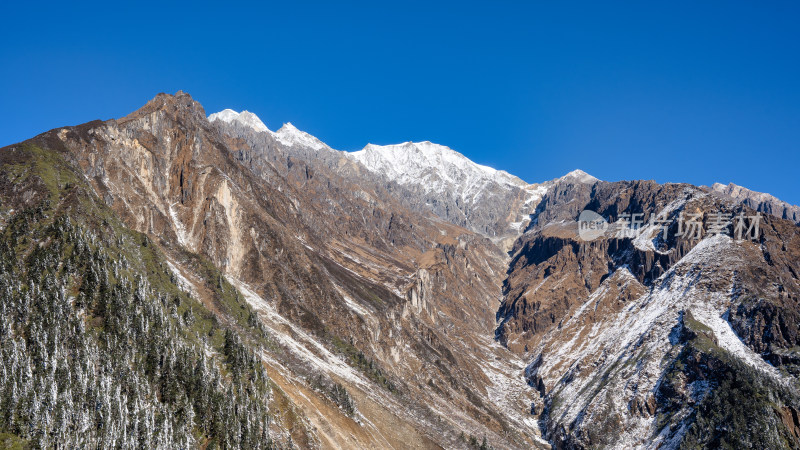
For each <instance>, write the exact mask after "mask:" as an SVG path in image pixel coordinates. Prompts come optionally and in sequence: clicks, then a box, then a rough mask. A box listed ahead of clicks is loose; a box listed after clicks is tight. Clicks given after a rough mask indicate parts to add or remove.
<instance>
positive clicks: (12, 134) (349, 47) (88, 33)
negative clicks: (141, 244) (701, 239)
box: [0, 1, 800, 204]
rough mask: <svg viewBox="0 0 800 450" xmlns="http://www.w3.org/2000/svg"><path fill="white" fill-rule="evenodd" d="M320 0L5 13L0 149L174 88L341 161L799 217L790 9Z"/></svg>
mask: <svg viewBox="0 0 800 450" xmlns="http://www.w3.org/2000/svg"><path fill="white" fill-rule="evenodd" d="M333 3H334V2H320V3H300V2H294V1H284V2H280V3H276V4H269V3H258V4H255V3H254V4H251V5H242V4H239V3H238V2H219V1H218V2H214V3H210V4H208V3H202V2H192V3H186V4H182V5H178V4H174V3H172V2H169V1H161V2H156V3H149V2H108V1H105V2H101V3H91V2H58V3H54V4H47V3H46V2H45V3H39V2H22V1H4V2H2V6H0V14H1V16H2V17H3V18H4V20H3V26H2V27H0V64H2V65H1V66H0V108H1V109H0V110H2V120H0V145H7V144H11V143H14V142H17V141H20V140H23V139H25V138H28V137H31V136H33V135H35V134H38V133H40V132H43V131H46V130H48V129H51V128H55V127H58V126H63V125H73V124H79V123H83V122H86V121H89V120H93V119H98V118H99V119H108V118H115V117H121V116H124V115H125V114H127V113H128V112H130V111H133V110H135V109H136V108H138V107H139V106H141V105H143V104H144V103H145V102H146V101H147V100H149V99H150V98H152V97H153V96H155V94H157V93H158V92H169V93H174V92H175V91H177V90H184V91H186V92H189V93H190V94H192V95H193V96H194V98H195V99H197V100H198V101H200V102H201V103H202V104H203V105H204V107H205V108H206V111H207V112H208V113H211V112H215V111H218V110H221V109H223V108H233V109H236V110H241V109H247V110H250V111H252V112H255V113H256V114H258V115H259V116H260V117H261V118H262V120H264V122H265V123H266V124H267V125H268V126H269V127H270V128H272V129H276V128H278V127H279V126H280V125H281V123H283V122H286V121H291V122H292V123H294V124H295V125H296V126H297V127H298V128H300V129H303V130H306V131H308V132H310V133H311V134H313V135H315V136H317V137H319V138H320V139H322V140H323V141H325V142H327V143H328V144H329V145H331V146H333V147H334V148H337V149H342V150H355V149H358V148H361V147H362V146H363V145H364V144H366V143H367V142H372V143H378V144H388V143H396V142H401V141H407V140H415V141H419V140H430V141H434V142H437V143H441V144H445V145H448V146H450V147H452V148H454V149H456V150H459V151H461V152H462V153H464V154H465V155H467V156H468V157H470V158H471V159H473V160H475V161H477V162H480V163H483V164H488V165H491V166H494V167H497V168H501V169H505V170H507V171H509V172H511V173H514V174H516V175H518V176H520V177H522V178H523V179H525V180H526V181H529V182H536V181H542V180H546V179H551V178H554V177H557V176H560V175H562V174H564V173H566V172H567V171H570V170H572V169H575V168H581V169H583V170H585V171H587V172H589V173H591V174H593V175H595V176H597V177H599V178H602V179H606V180H619V179H634V178H643V179H655V180H657V181H659V182H666V181H683V182H690V183H694V184H710V183H712V182H715V181H719V182H724V183H727V182H729V181H733V182H735V183H737V184H741V185H745V186H747V187H750V188H752V189H755V190H759V191H766V192H770V193H772V194H774V195H777V196H779V197H781V198H783V199H785V200H787V201H790V202H792V203H795V204H800V189H798V186H797V184H796V183H797V180H798V176H797V175H798V169H800V87H799V86H798V83H799V82H800V81H799V80H800V26H799V25H798V23H800V2H796V1H775V2H755V1H748V2H738V1H724V2H698V1H687V2H682V1H670V2H654V1H644V2H619V3H615V2H597V1H586V2H557V1H546V2H544V1H542V2H517V3H511V2H508V3H506V2H469V1H461V2H453V3H434V2H430V1H429V2H419V3H417V2H407V1H404V2H398V3H397V4H395V5H390V6H389V5H383V4H382V3H383V2H375V1H373V2H364V3H350V2H347V3H345V4H342V5H334V4H333ZM523 3H524V6H523V5H522V4H523Z"/></svg>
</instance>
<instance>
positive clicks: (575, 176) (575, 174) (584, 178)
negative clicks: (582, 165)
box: [559, 169, 600, 184]
mask: <svg viewBox="0 0 800 450" xmlns="http://www.w3.org/2000/svg"><path fill="white" fill-rule="evenodd" d="M559 180H562V181H566V180H570V181H577V182H579V183H585V184H592V183H595V182H597V181H600V180H599V179H597V178H595V177H593V176H591V175H589V174H588V173H586V172H584V171H582V170H581V169H575V170H573V171H572V172H570V173H568V174H566V175H564V176H563V177H561V178H559Z"/></svg>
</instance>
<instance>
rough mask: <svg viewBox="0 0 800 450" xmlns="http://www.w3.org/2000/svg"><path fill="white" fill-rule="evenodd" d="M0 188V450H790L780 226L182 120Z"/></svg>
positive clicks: (794, 358) (564, 180) (14, 157)
mask: <svg viewBox="0 0 800 450" xmlns="http://www.w3.org/2000/svg"><path fill="white" fill-rule="evenodd" d="M0 173H2V177H0V253H2V255H3V257H2V259H1V260H0V261H2V264H0V293H2V295H0V312H2V315H0V317H2V321H0V345H1V346H0V350H1V351H2V352H3V358H2V362H1V363H0V364H1V365H2V373H3V374H4V376H3V377H2V378H0V410H1V411H2V412H3V414H2V415H0V442H4V445H12V444H14V445H30V446H32V447H50V446H54V445H57V444H55V443H62V442H63V443H64V444H62V445H66V446H71V447H72V446H74V447H77V446H86V447H89V446H92V447H133V446H137V447H148V448H150V447H152V448H175V447H184V448H188V447H191V448H195V447H200V448H214V447H223V448H228V447H236V448H238V447H242V448H259V447H272V448H293V447H300V448H489V447H492V448H551V447H555V448H588V447H600V448H606V447H611V448H628V447H647V448H655V447H660V448H677V447H681V446H683V447H724V446H726V445H729V446H730V445H734V446H736V445H740V446H744V447H748V446H749V447H768V448H800V423H798V419H797V417H798V411H800V403H799V402H798V398H800V397H798V377H800V353H799V352H798V348H800V333H798V328H799V325H800V305H798V302H800V281H798V273H800V240H799V239H800V237H798V234H797V225H796V224H795V223H793V222H792V221H790V220H785V219H783V218H780V217H775V216H764V217H763V218H762V219H761V220H762V222H761V223H760V231H759V232H758V233H755V235H754V236H753V237H748V236H745V237H744V238H742V237H741V236H737V233H736V225H735V217H737V216H739V214H741V217H745V216H746V217H751V216H753V215H754V214H755V209H754V207H753V206H752V205H751V204H749V203H747V202H742V201H740V200H739V199H735V198H731V197H729V196H726V195H720V194H718V193H716V194H715V193H712V192H710V190H709V189H708V188H702V187H696V186H692V185H687V184H663V185H659V184H657V183H654V182H651V181H621V182H613V183H612V182H605V181H601V180H598V179H596V178H594V177H592V176H591V175H588V174H586V173H585V172H582V171H580V170H576V171H573V172H570V173H569V174H566V175H564V176H561V177H558V178H554V179H552V180H549V181H543V182H540V183H534V184H529V183H526V182H524V181H522V180H520V179H519V178H517V177H514V176H513V175H510V174H508V173H506V172H503V171H498V170H495V169H492V168H488V167H485V166H481V165H478V164H475V163H474V162H472V161H470V160H469V159H467V158H466V157H465V156H464V155H461V154H459V153H458V152H456V151H454V150H452V149H450V148H448V147H445V146H441V145H437V144H433V143H430V142H422V143H411V142H407V143H403V144H397V145H390V146H375V145H367V146H366V147H365V148H364V149H362V150H359V151H355V152H345V151H339V150H335V149H333V148H331V147H330V146H328V145H326V144H324V143H323V142H322V141H321V140H319V139H317V138H315V137H313V136H311V135H309V134H307V133H305V132H303V131H300V130H298V129H297V128H295V127H294V126H292V125H291V124H285V125H284V126H283V127H281V128H280V129H279V130H278V131H275V132H273V131H271V130H270V129H269V128H268V127H267V126H266V125H265V124H264V123H263V122H262V121H261V120H260V119H259V118H258V117H257V116H256V115H255V114H253V113H250V112H247V111H243V112H241V113H237V112H235V111H232V110H224V111H221V112H219V113H215V114H211V115H208V116H207V115H206V111H205V110H204V109H203V107H202V106H201V105H200V104H199V103H198V102H196V101H195V100H194V99H192V97H191V96H189V95H188V94H186V93H183V92H178V93H177V94H175V95H167V94H159V95H158V96H156V97H155V98H154V99H152V100H151V101H150V102H148V103H147V104H146V105H144V106H143V107H142V108H140V109H139V110H137V111H134V112H132V113H131V114H129V115H128V116H126V117H123V118H120V119H116V120H108V121H94V122H90V123H87V124H83V125H79V126H75V127H63V128H58V129H54V130H51V131H48V132H46V133H43V134H41V135H39V136H36V137H34V138H32V139H30V140H28V141H25V142H23V143H20V144H15V145H12V146H9V147H5V148H3V149H0ZM587 209H588V210H592V211H594V212H595V213H597V214H598V215H599V216H601V217H603V218H604V220H607V221H608V222H610V223H611V225H610V226H608V228H607V229H604V230H603V231H601V232H600V233H599V236H598V237H596V238H595V239H593V240H591V241H589V240H585V239H584V238H583V237H582V236H583V235H582V230H581V228H579V222H578V221H577V220H578V218H579V217H580V216H581V212H582V211H584V210H587ZM631 213H634V214H641V215H642V216H641V224H642V226H641V227H640V229H639V230H636V233H629V232H627V231H625V230H624V229H621V228H620V227H619V225H620V223H621V222H619V221H617V219H620V218H622V217H623V214H631ZM723 213H724V214H726V215H727V217H730V218H731V223H729V224H727V226H726V227H722V229H721V230H720V231H721V232H720V233H717V234H715V235H711V233H707V234H706V235H703V236H700V237H699V238H697V239H694V238H693V237H694V236H693V235H691V236H690V235H689V234H688V233H679V231H684V227H685V226H687V225H686V223H685V222H684V220H685V219H686V218H687V217H690V216H689V215H690V214H696V215H695V216H691V217H699V219H698V220H699V221H700V222H699V224H700V225H702V226H703V227H704V228H708V227H712V226H715V224H716V226H718V227H719V226H722V225H724V224H720V220H722V219H720V217H722V216H720V214H723ZM715 217H716V219H715ZM651 218H652V222H651V221H650V219H651ZM665 230H666V231H665ZM739 231H740V234H741V231H742V230H739ZM745 231H747V230H745ZM751 231H752V230H751ZM679 234H680V236H679Z"/></svg>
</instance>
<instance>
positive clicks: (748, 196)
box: [711, 183, 800, 223]
mask: <svg viewBox="0 0 800 450" xmlns="http://www.w3.org/2000/svg"><path fill="white" fill-rule="evenodd" d="M711 190H712V191H713V192H716V193H719V194H720V195H722V196H724V197H728V198H731V199H734V200H736V201H739V202H741V203H744V204H745V205H747V206H749V207H751V208H753V209H755V210H756V211H761V212H763V213H765V214H771V215H773V216H776V217H780V218H782V219H787V220H791V221H792V222H794V223H800V206H795V205H792V204H790V203H786V202H784V201H781V200H780V199H778V198H775V197H774V196H772V195H769V194H765V193H762V192H755V191H751V190H750V189H747V188H745V187H742V186H738V185H735V184H733V183H728V184H727V185H725V184H721V183H714V184H713V185H711Z"/></svg>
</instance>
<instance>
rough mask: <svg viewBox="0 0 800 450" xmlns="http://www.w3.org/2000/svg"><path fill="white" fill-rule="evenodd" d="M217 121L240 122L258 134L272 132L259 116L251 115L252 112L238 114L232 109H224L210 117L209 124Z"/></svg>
mask: <svg viewBox="0 0 800 450" xmlns="http://www.w3.org/2000/svg"><path fill="white" fill-rule="evenodd" d="M215 120H221V121H223V122H225V123H232V122H238V123H240V124H242V125H245V126H247V127H249V128H252V129H253V130H255V131H258V132H265V131H267V132H269V131H270V130H269V128H267V126H266V125H264V122H262V121H261V119H259V118H258V116H257V115H255V114H253V113H251V112H250V111H242V112H240V113H238V112H236V111H234V110H232V109H223V110H222V111H220V112H218V113H214V114H211V115H210V116H208V121H209V122H213V121H215Z"/></svg>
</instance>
